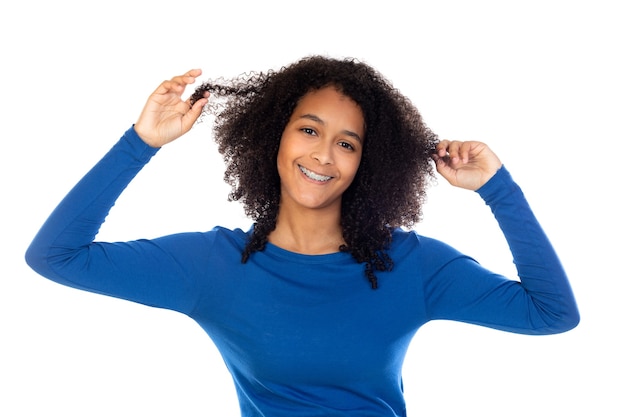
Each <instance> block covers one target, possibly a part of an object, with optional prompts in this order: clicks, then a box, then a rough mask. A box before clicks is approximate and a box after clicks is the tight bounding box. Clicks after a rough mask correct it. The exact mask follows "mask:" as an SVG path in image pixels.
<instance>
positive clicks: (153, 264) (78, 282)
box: [26, 127, 207, 312]
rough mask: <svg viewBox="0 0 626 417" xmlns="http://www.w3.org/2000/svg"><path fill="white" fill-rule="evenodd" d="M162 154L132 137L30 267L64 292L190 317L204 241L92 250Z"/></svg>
mask: <svg viewBox="0 0 626 417" xmlns="http://www.w3.org/2000/svg"><path fill="white" fill-rule="evenodd" d="M156 152H157V149H155V148H151V147H149V146H148V145H146V144H145V143H144V142H143V141H142V140H141V139H140V138H139V137H138V136H137V134H136V133H135V131H134V128H132V127H131V128H130V129H128V131H126V132H125V134H124V135H123V136H122V138H121V139H120V140H119V141H118V142H117V143H116V144H115V145H114V146H113V147H112V149H111V150H110V151H109V152H108V153H107V154H106V155H105V156H104V157H103V158H102V159H101V160H100V161H99V162H98V163H97V164H96V165H95V166H94V167H93V168H92V169H91V170H90V171H89V172H88V173H87V174H86V175H85V176H84V177H83V178H82V179H81V180H80V181H79V182H78V183H77V184H76V185H75V186H74V187H73V188H72V190H71V191H70V192H69V193H68V194H67V195H66V196H65V198H64V199H63V200H62V201H61V202H60V203H59V205H58V206H57V207H56V208H55V210H54V211H53V212H52V213H51V215H50V216H49V218H48V219H47V220H46V222H45V223H44V224H43V226H42V227H41V229H40V230H39V232H38V233H37V235H36V236H35V238H34V240H33V241H32V243H31V244H30V246H29V247H28V249H27V251H26V262H27V264H28V265H29V266H30V267H31V268H32V269H33V270H35V271H36V272H38V273H39V274H41V275H43V276H44V277H46V278H49V279H51V280H53V281H55V282H58V283H60V284H63V285H66V286H70V287H74V288H78V289H82V290H86V291H90V292H96V293H101V294H105V295H110V296H114V297H119V298H124V299H128V300H132V301H136V302H140V303H143V304H148V305H153V306H159V307H164V308H171V309H175V310H179V311H183V312H187V311H189V310H190V309H191V308H192V304H193V302H194V301H193V289H192V285H193V284H192V282H191V281H192V280H193V276H194V270H195V268H196V267H197V262H194V261H193V257H194V256H196V255H197V251H200V250H201V249H200V248H204V249H206V245H207V242H206V237H205V236H203V235H202V234H200V233H195V234H194V233H189V234H184V235H183V234H179V235H173V236H166V237H163V238H159V239H154V240H136V241H131V242H114V243H109V242H94V239H95V237H96V235H97V233H98V231H99V229H100V227H101V225H102V223H103V222H104V220H105V218H106V216H107V215H108V213H109V211H110V209H111V208H112V207H113V205H114V204H115V201H116V200H117V198H118V197H119V195H120V194H121V193H122V191H123V190H124V189H125V188H126V186H127V185H128V184H129V182H130V181H131V180H132V179H133V178H134V177H135V176H136V175H137V173H138V172H139V171H140V170H141V169H142V168H143V167H144V165H145V164H146V163H148V161H149V160H150V159H151V158H152V156H154V155H155V154H156ZM181 241H184V242H185V243H186V244H185V245H184V246H183V245H181V243H180V242H181ZM187 244H188V245H187ZM183 248H184V249H183ZM194 248H197V249H194ZM196 258H198V257H197V256H196ZM181 259H192V261H190V262H186V263H182V262H181Z"/></svg>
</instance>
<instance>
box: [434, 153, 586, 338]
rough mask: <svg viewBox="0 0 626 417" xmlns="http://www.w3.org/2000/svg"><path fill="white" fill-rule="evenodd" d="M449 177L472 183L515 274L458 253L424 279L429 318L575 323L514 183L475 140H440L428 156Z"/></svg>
mask: <svg viewBox="0 0 626 417" xmlns="http://www.w3.org/2000/svg"><path fill="white" fill-rule="evenodd" d="M433 159H434V160H435V162H436V164H437V170H438V172H439V173H440V174H441V175H442V176H443V177H444V178H446V179H447V180H448V181H449V182H450V183H451V184H452V185H454V186H457V187H461V188H466V189H469V190H474V191H476V192H477V193H478V194H479V195H480V196H481V197H482V198H483V200H484V201H485V203H486V204H487V205H488V206H489V207H490V208H491V211H492V212H493V214H494V216H495V218H496V220H497V221H498V224H499V226H500V229H501V230H502V232H503V233H504V236H505V238H506V240H507V243H508V245H509V248H510V249H511V253H512V255H513V260H514V262H515V266H516V268H517V272H518V278H519V282H518V281H516V280H511V279H508V278H505V277H503V276H500V275H498V274H495V273H493V272H491V271H487V270H485V269H484V268H482V267H481V266H480V265H479V264H478V263H476V262H475V261H473V260H471V259H469V258H467V257H460V258H457V259H456V260H455V261H453V262H450V263H448V264H447V265H446V266H445V267H444V268H442V270H441V271H440V275H439V278H440V279H439V280H435V281H433V285H432V286H431V287H429V290H430V291H431V292H432V293H431V298H432V299H436V300H439V301H440V302H438V303H436V304H433V305H432V306H431V314H432V318H435V319H450V320H458V321H465V322H469V323H474V324H479V325H484V326H488V327H493V328H497V329H501V330H506V331H512V332H517V333H529V334H550V333H559V332H563V331H567V330H569V329H571V328H573V327H575V326H576V325H577V324H578V321H579V314H578V308H577V306H576V302H575V299H574V296H573V293H572V290H571V287H570V285H569V281H568V279H567V275H566V273H565V271H564V269H563V267H562V265H561V263H560V261H559V258H558V256H557V254H556V251H555V250H554V248H553V247H552V245H551V243H550V241H549V239H548V237H547V236H546V235H545V233H544V231H543V229H542V228H541V226H540V224H539V222H538V221H537V219H536V218H535V216H534V214H533V212H532V210H531V208H530V206H529V204H528V202H527V200H526V198H525V197H524V195H523V193H522V191H521V189H520V187H519V186H518V185H517V184H516V183H515V182H514V181H513V179H512V177H511V175H510V173H509V172H508V171H507V170H506V168H505V167H504V166H503V165H502V163H501V162H500V160H499V159H498V157H497V156H496V155H495V153H493V152H492V151H491V149H489V147H488V146H487V145H485V144H484V143H481V142H456V141H454V142H451V141H442V142H441V143H440V144H439V146H438V147H437V149H436V155H434V156H433Z"/></svg>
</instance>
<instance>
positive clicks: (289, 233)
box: [268, 208, 345, 255]
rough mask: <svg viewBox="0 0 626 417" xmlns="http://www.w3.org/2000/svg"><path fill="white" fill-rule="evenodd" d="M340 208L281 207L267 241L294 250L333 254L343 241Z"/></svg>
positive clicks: (310, 253)
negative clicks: (290, 208) (288, 208)
mask: <svg viewBox="0 0 626 417" xmlns="http://www.w3.org/2000/svg"><path fill="white" fill-rule="evenodd" d="M340 221H341V213H340V210H319V209H317V210H306V209H304V210H297V211H294V210H286V209H284V208H281V209H280V210H279V212H278V217H277V219H276V228H275V229H274V230H273V231H272V232H271V233H270V234H269V236H268V240H269V242H270V243H272V244H274V245H276V246H278V247H280V248H282V249H285V250H288V251H291V252H296V253H302V254H307V255H322V254H328V253H335V252H338V251H339V247H340V246H341V245H342V244H344V243H345V242H344V240H343V231H342V228H341V223H340Z"/></svg>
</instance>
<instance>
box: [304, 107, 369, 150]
mask: <svg viewBox="0 0 626 417" xmlns="http://www.w3.org/2000/svg"><path fill="white" fill-rule="evenodd" d="M299 119H309V120H312V121H314V122H317V123H319V124H321V125H325V124H326V123H324V121H323V120H322V119H320V118H319V117H318V116H316V115H314V114H311V113H306V114H303V115H302V116H300V117H299ZM341 132H342V133H343V134H344V135H347V136H350V137H353V138H355V139H356V140H358V141H359V142H360V143H363V139H361V136H359V135H358V134H357V133H356V132H353V131H351V130H345V129H344V130H342V131H341Z"/></svg>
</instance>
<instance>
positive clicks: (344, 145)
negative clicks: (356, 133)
mask: <svg viewBox="0 0 626 417" xmlns="http://www.w3.org/2000/svg"><path fill="white" fill-rule="evenodd" d="M339 146H341V147H342V148H345V149H347V150H349V151H353V150H354V146H352V144H351V143H349V142H343V141H342V142H339Z"/></svg>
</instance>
